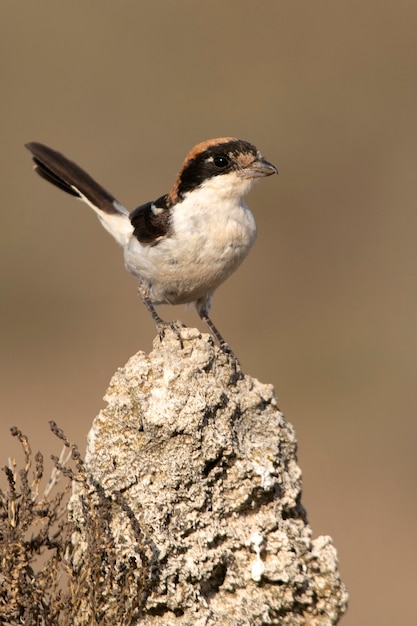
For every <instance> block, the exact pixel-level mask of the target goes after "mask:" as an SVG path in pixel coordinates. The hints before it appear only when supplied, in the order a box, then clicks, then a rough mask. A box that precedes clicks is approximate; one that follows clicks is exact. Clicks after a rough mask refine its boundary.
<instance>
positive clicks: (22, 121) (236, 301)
mask: <svg viewBox="0 0 417 626" xmlns="http://www.w3.org/2000/svg"><path fill="white" fill-rule="evenodd" d="M0 23H1V26H0V32H1V37H0V46H1V55H0V65H1V70H0V71H1V73H0V76H1V106H2V118H1V119H2V132H1V138H2V140H1V145H0V152H1V172H2V208H1V214H2V220H1V222H2V228H1V239H2V245H1V255H2V259H1V264H0V271H1V276H2V282H1V295H2V307H1V315H2V320H1V329H2V339H1V345H2V350H1V366H2V374H1V385H2V391H1V395H2V415H1V430H0V432H1V435H0V447H1V450H0V464H1V465H3V464H4V463H5V462H6V459H7V456H8V455H9V454H12V455H17V456H18V457H19V455H20V451H19V448H18V445H17V442H15V441H12V440H11V438H10V436H9V430H8V429H9V426H11V425H17V426H19V427H20V428H21V429H22V430H24V432H25V433H26V434H28V435H29V437H30V440H31V443H32V446H33V448H34V449H36V450H37V449H39V448H40V449H42V450H43V452H44V453H45V454H49V453H51V452H54V453H57V452H58V451H59V449H60V445H59V442H58V441H57V440H56V439H55V438H54V437H53V436H52V435H51V434H49V428H48V425H47V422H48V420H50V419H55V420H56V421H57V422H58V423H59V425H60V426H61V427H62V428H64V430H65V432H66V434H67V435H68V436H69V437H70V438H71V439H72V440H74V441H77V442H78V443H79V445H80V447H81V449H83V448H84V445H85V437H86V434H87V432H88V429H89V426H90V424H91V421H92V419H93V417H94V415H95V414H96V413H97V412H98V410H99V409H100V407H102V406H103V401H102V396H103V394H104V392H105V390H106V386H107V384H108V382H109V379H110V377H111V375H112V373H113V372H114V370H115V369H116V368H117V367H118V366H120V365H123V364H124V363H125V362H126V360H127V359H128V358H129V356H130V355H132V354H133V353H134V352H136V351H137V350H139V349H141V350H146V351H147V350H149V349H150V348H151V345H152V340H153V338H154V336H155V328H154V326H153V324H152V321H151V319H150V317H149V315H148V313H147V312H146V311H145V309H144V307H143V305H142V304H141V303H140V301H139V299H138V297H137V295H136V284H135V280H134V279H133V278H132V277H131V276H129V275H128V274H127V273H126V272H125V270H124V268H123V263H122V257H121V251H120V250H119V249H118V247H117V245H116V244H115V243H114V242H113V241H112V239H111V238H110V237H109V236H108V235H107V234H106V233H105V231H104V230H103V229H102V228H101V226H100V225H99V223H98V222H97V220H96V218H95V216H94V215H93V213H92V211H90V210H89V209H88V208H87V207H86V206H84V205H82V204H81V203H77V202H75V201H74V200H73V199H72V198H71V197H69V196H68V197H66V196H65V195H64V194H62V193H60V192H59V191H58V190H56V189H54V188H52V187H51V186H48V185H47V184H46V183H44V182H43V181H41V180H40V179H39V178H37V177H35V175H34V174H33V173H32V168H31V161H30V157H29V153H28V152H26V151H25V150H24V148H23V143H24V142H26V141H31V140H37V141H42V142H44V143H47V144H50V145H51V146H53V147H55V148H57V149H59V150H62V151H63V152H64V153H65V154H67V155H68V156H69V157H71V158H73V159H74V160H76V161H78V162H79V163H80V164H81V165H83V166H84V167H85V168H86V169H87V170H88V171H89V172H90V173H91V174H92V175H93V176H95V177H96V178H97V179H98V180H99V182H101V183H102V184H103V185H105V186H106V187H107V188H108V189H109V190H110V191H111V192H112V193H114V194H115V195H116V196H117V197H118V199H119V200H120V201H121V202H122V203H124V204H125V205H126V206H127V207H129V208H130V209H132V208H134V207H135V206H136V205H138V204H140V203H143V202H145V201H147V200H150V199H153V198H155V197H157V196H159V195H161V194H162V193H164V192H166V191H168V189H169V187H170V185H171V184H172V182H173V180H174V178H175V175H176V173H177V169H178V168H179V166H180V164H181V162H182V159H183V158H184V156H185V154H186V152H187V151H188V149H189V148H191V147H192V146H193V145H194V144H195V143H197V142H198V141H201V140H203V139H207V138H209V137H215V136H222V135H233V136H237V137H241V138H244V139H247V140H249V141H252V142H253V143H255V144H256V145H257V146H258V147H259V148H260V149H261V150H262V152H263V153H264V155H265V156H266V157H267V158H268V159H269V160H271V161H272V162H273V163H275V164H276V165H277V166H278V168H279V170H280V176H279V177H278V178H270V179H268V180H264V181H262V184H259V185H258V186H257V187H256V188H255V189H254V190H253V191H252V192H251V195H250V197H249V200H248V203H249V205H250V207H251V208H252V210H253V212H254V213H255V216H256V219H257V223H258V227H259V236H258V242H257V244H256V245H255V248H254V249H253V251H252V253H251V255H250V257H249V258H248V260H247V261H246V262H245V264H244V265H243V267H242V268H241V269H240V270H239V271H238V272H237V274H236V275H235V276H234V277H233V278H232V279H230V280H229V281H228V283H227V286H223V287H222V288H221V289H219V291H218V292H217V294H216V297H215V299H214V307H213V319H214V321H215V323H216V324H218V326H219V328H220V329H221V332H222V333H223V334H224V336H225V337H226V338H227V339H228V341H229V342H230V344H231V346H233V348H234V350H235V351H236V353H237V354H238V355H239V357H240V359H241V361H242V364H243V366H244V369H245V371H246V372H247V373H249V374H251V375H253V376H256V377H257V378H259V379H261V380H263V381H265V382H271V383H273V384H274V386H275V388H276V391H277V394H278V397H279V404H280V407H281V408H282V410H283V411H284V412H285V413H286V415H287V418H288V419H289V420H290V421H291V422H292V423H293V424H294V425H295V427H296V431H297V435H298V440H299V461H300V465H301V467H302V470H303V475H304V504H305V506H306V507H307V510H308V515H309V520H310V523H311V525H312V527H313V531H314V533H315V535H319V534H330V535H331V536H332V537H333V539H334V542H335V544H336V547H337V549H338V552H339V557H340V568H341V572H342V577H343V580H344V581H345V583H346V584H347V586H348V589H349V592H350V596H351V600H350V609H349V611H348V613H347V615H346V616H345V617H344V618H343V620H342V623H343V624H345V626H348V625H349V626H353V625H355V626H369V624H378V626H382V625H387V626H388V625H392V624H401V625H402V626H403V625H408V624H410V625H411V624H415V610H414V608H413V598H414V594H415V584H416V571H415V569H416V565H415V564H416V556H417V554H416V552H417V551H416V539H415V536H416V528H417V520H416V513H417V506H416V481H415V476H416V474H415V471H416V455H415V447H416V430H417V428H416V419H415V416H416V408H417V400H416V380H415V379H416V366H417V362H416V361H417V358H416V351H417V338H416V332H415V325H416V316H417V294H416V275H417V259H416V246H415V240H416V230H417V211H416V199H417V184H416V175H415V169H416V164H417V158H416V157H417V142H416V139H417V125H416V112H417V68H416V61H417V4H416V3H415V2H406V1H401V0H400V1H399V0H388V1H386V2H380V1H378V0H368V1H367V2H363V1H357V0H356V1H352V0H349V1H347V0H346V1H341V2H334V0H324V1H322V2H282V1H278V0H263V1H262V2H254V1H248V0H233V1H232V0H230V1H229V2H220V1H219V0H212V1H211V2H210V3H200V2H194V1H192V0H185V1H179V2H169V1H167V0H166V1H162V0H161V1H154V2H152V3H151V2H148V3H146V2H123V3H119V2H115V1H114V2H99V1H98V0H95V1H91V2H81V1H78V2H77V1H75V2H71V3H56V2H52V1H44V2H25V3H23V2H22V3H20V2H12V1H9V2H8V1H5V2H3V3H2V4H1V22H0ZM161 315H162V316H164V317H168V318H169V317H171V318H178V317H181V319H183V321H185V322H187V323H189V324H192V325H197V324H198V321H197V316H196V314H195V312H194V311H193V310H190V311H185V310H184V309H183V308H181V307H178V308H176V309H173V308H171V309H169V308H163V309H161ZM198 325H199V327H200V328H204V327H203V326H202V325H201V324H198Z"/></svg>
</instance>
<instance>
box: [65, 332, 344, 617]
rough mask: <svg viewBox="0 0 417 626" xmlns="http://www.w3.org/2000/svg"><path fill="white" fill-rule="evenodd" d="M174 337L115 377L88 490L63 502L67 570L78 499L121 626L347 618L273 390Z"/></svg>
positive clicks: (188, 338) (86, 608)
mask: <svg viewBox="0 0 417 626" xmlns="http://www.w3.org/2000/svg"><path fill="white" fill-rule="evenodd" d="M181 337H182V344H183V345H182V347H181V343H180V341H179V339H178V336H177V335H176V333H175V332H171V331H168V332H167V333H166V335H165V338H164V339H163V341H160V340H159V338H158V339H156V340H155V342H154V349H153V351H152V352H151V353H150V354H149V355H147V354H144V353H143V352H139V353H138V354H136V355H135V356H133V357H132V358H131V359H129V361H128V362H127V364H126V365H125V366H124V367H123V368H120V369H119V370H118V371H117V372H116V373H115V375H114V376H113V379H112V381H111V383H110V387H109V389H108V391H107V394H106V396H105V400H106V403H107V406H106V408H105V409H103V410H102V411H101V412H100V413H99V415H98V416H97V417H96V419H95V420H94V423H93V426H92V428H91V430H90V433H89V436H88V446H87V453H86V461H85V464H86V472H87V475H88V480H89V484H90V485H91V490H90V491H89V492H88V493H86V492H85V490H84V491H82V489H81V488H78V487H77V485H76V486H75V487H74V494H73V496H72V500H71V503H70V511H71V516H72V519H73V520H74V521H75V522H76V524H77V532H74V535H73V545H74V551H73V554H72V557H71V558H72V567H73V568H74V570H79V571H82V565H83V561H84V559H85V555H86V551H88V550H91V549H92V547H91V545H89V541H88V537H87V534H86V515H87V513H86V511H87V509H88V507H87V506H86V502H87V501H88V500H89V501H90V506H91V502H93V503H94V510H95V511H96V515H97V517H98V518H100V516H104V517H106V520H107V521H106V524H107V526H108V533H109V534H110V535H111V541H112V545H113V546H114V553H113V556H112V558H111V559H110V558H108V559H107V561H106V558H104V559H103V564H102V568H103V576H104V575H105V571H106V568H107V569H109V568H112V570H113V571H114V572H117V573H118V574H117V575H115V576H114V577H113V579H112V589H111V594H110V595H109V598H108V610H109V611H111V610H112V606H113V605H114V603H117V602H120V603H122V604H123V607H124V608H123V609H121V608H120V607H119V608H118V610H119V614H120V615H121V614H122V611H125V613H126V611H130V613H129V615H130V617H129V619H128V620H127V621H126V618H125V621H124V622H123V623H129V624H132V625H136V624H141V625H142V624H143V625H149V626H151V625H152V626H191V625H192V626H203V625H204V626H212V625H219V626H220V625H221V626H249V625H250V626H267V625H271V624H274V625H277V626H278V625H280V626H281V625H286V624H288V625H298V624H300V625H301V624H303V625H320V626H326V625H330V624H336V623H337V622H338V620H339V618H340V617H341V616H342V614H343V613H344V612H345V610H346V606H347V593H346V590H345V587H344V585H343V583H342V582H341V580H340V576H339V572H338V561H337V555H336V550H335V548H334V547H333V544H332V540H331V538H330V537H328V536H320V537H318V538H316V539H313V538H312V531H311V529H310V527H309V526H308V523H307V518H306V512H305V510H304V508H303V506H302V504H301V471H300V468H299V467H298V465H297V458H296V450H297V443H296V439H295V434H294V429H293V427H292V426H291V425H290V424H289V423H288V422H287V421H286V419H285V417H284V416H283V414H282V413H281V412H280V411H279V409H278V407H277V401H276V397H275V394H274V390H273V388H272V386H271V385H268V384H262V383H260V382H259V381H258V380H256V379H254V378H251V377H249V376H246V375H242V376H240V377H239V376H236V373H235V370H234V367H233V362H232V361H231V359H229V357H228V356H227V355H226V354H224V352H222V351H221V350H220V349H219V348H217V347H215V346H214V345H213V341H212V339H211V337H210V336H209V335H205V334H204V335H202V334H200V333H199V331H197V330H196V329H193V328H183V329H181ZM103 500H105V501H106V502H108V503H110V504H109V505H108V506H107V509H106V512H102V511H101V509H100V506H101V505H100V503H102V502H103ZM106 554H107V553H106ZM126 572H128V573H129V572H130V575H128V574H126ZM119 586H120V588H119ZM129 607H130V608H129ZM92 610H93V609H92V608H91V605H90V604H89V603H88V602H87V601H86V603H85V605H83V606H80V610H79V616H78V621H77V622H76V623H77V624H87V623H88V624H89V623H93V622H90V621H88V620H89V619H91V611H92ZM94 623H95V622H94ZM115 626H116V622H115Z"/></svg>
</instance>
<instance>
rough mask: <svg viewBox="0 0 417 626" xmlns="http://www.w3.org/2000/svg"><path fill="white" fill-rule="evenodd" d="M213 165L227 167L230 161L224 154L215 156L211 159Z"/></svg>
mask: <svg viewBox="0 0 417 626" xmlns="http://www.w3.org/2000/svg"><path fill="white" fill-rule="evenodd" d="M213 162H214V165H215V166H216V167H221V168H223V167H227V166H228V165H229V163H230V161H229V159H228V158H227V157H225V156H216V157H214V159H213Z"/></svg>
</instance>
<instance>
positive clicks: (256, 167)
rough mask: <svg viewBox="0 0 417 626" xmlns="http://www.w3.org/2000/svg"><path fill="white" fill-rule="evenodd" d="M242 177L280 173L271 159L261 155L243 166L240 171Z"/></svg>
mask: <svg viewBox="0 0 417 626" xmlns="http://www.w3.org/2000/svg"><path fill="white" fill-rule="evenodd" d="M239 174H240V176H241V177H242V178H261V177H262V176H271V175H272V174H278V170H277V168H276V167H275V165H272V163H270V162H269V161H267V160H266V159H264V158H263V157H260V158H259V159H256V161H253V163H251V164H250V165H248V166H247V167H244V168H242V169H241V170H240V171H239Z"/></svg>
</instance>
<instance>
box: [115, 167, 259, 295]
mask: <svg viewBox="0 0 417 626" xmlns="http://www.w3.org/2000/svg"><path fill="white" fill-rule="evenodd" d="M230 176H233V177H234V178H232V180H229V181H227V180H226V181H225V179H227V178H229V175H226V176H218V177H215V178H214V179H211V180H210V181H209V182H208V183H205V184H204V186H202V187H201V188H199V189H198V190H194V191H192V192H191V193H189V194H187V195H186V197H185V198H184V200H183V201H182V202H181V203H179V204H177V205H175V207H174V208H173V211H172V232H171V234H170V235H169V236H168V237H165V238H164V239H162V240H160V241H159V242H158V243H157V244H156V245H149V244H148V245H143V244H140V243H139V242H138V241H137V240H136V239H134V238H132V239H131V241H130V242H129V244H128V246H127V247H126V248H125V261H126V266H127V268H128V270H129V271H130V272H132V273H133V274H135V275H136V276H137V277H138V278H139V279H140V280H143V281H145V282H146V283H148V285H149V296H150V298H151V300H152V301H153V302H154V304H163V303H171V304H181V303H185V302H193V301H195V300H197V299H198V298H201V297H203V296H206V295H208V294H211V293H213V292H214V290H215V289H216V288H217V287H218V286H219V285H220V284H221V283H222V282H223V281H224V280H226V278H228V277H229V276H230V274H232V273H233V272H234V271H235V270H236V268H237V267H238V266H239V265H240V263H241V262H242V261H243V259H244V258H245V257H246V255H247V254H248V252H249V250H250V248H251V246H252V244H253V242H254V241H255V238H256V225H255V220H254V217H253V215H252V213H251V212H250V210H249V209H248V207H247V206H246V204H245V203H244V200H243V193H242V186H243V184H244V186H245V189H244V190H243V191H246V190H247V187H248V182H247V181H244V183H242V180H241V179H238V180H237V184H238V185H239V189H236V188H234V182H235V178H236V177H235V175H230ZM228 182H229V184H227V183H228ZM225 183H226V184H225ZM237 191H238V192H240V193H237Z"/></svg>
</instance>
